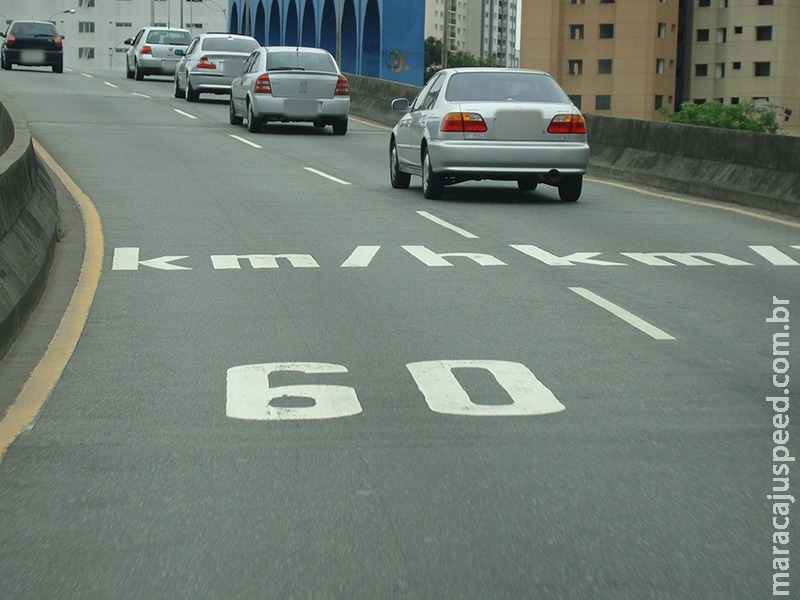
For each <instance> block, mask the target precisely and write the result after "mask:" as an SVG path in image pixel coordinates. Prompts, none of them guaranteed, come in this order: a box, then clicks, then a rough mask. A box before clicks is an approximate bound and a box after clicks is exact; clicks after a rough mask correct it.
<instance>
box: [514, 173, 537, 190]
mask: <svg viewBox="0 0 800 600" xmlns="http://www.w3.org/2000/svg"><path fill="white" fill-rule="evenodd" d="M538 185H539V182H538V181H534V180H533V179H530V178H528V177H520V178H519V179H517V186H518V187H519V189H521V190H522V191H524V192H532V191H533V190H535V189H536V187H537V186H538Z"/></svg>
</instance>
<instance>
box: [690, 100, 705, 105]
mask: <svg viewBox="0 0 800 600" xmlns="http://www.w3.org/2000/svg"><path fill="white" fill-rule="evenodd" d="M705 103H706V99H705V98H695V99H694V100H692V104H697V105H698V106H699V105H701V104H705Z"/></svg>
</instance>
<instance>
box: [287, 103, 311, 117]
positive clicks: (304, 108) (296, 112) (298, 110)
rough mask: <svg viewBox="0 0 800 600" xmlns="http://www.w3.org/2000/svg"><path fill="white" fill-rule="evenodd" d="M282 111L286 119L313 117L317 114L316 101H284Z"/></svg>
mask: <svg viewBox="0 0 800 600" xmlns="http://www.w3.org/2000/svg"><path fill="white" fill-rule="evenodd" d="M283 110H284V112H285V113H286V116H287V117H313V116H314V115H317V114H319V101H318V100H286V101H285V102H284V103H283Z"/></svg>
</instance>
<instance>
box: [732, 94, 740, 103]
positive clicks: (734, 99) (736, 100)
mask: <svg viewBox="0 0 800 600" xmlns="http://www.w3.org/2000/svg"><path fill="white" fill-rule="evenodd" d="M731 104H739V98H738V97H736V96H734V97H733V98H731Z"/></svg>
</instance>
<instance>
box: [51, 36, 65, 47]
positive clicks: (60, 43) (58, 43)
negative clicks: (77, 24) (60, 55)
mask: <svg viewBox="0 0 800 600" xmlns="http://www.w3.org/2000/svg"><path fill="white" fill-rule="evenodd" d="M53 42H54V43H55V45H56V48H61V46H62V45H63V42H62V41H61V38H60V37H54V38H53Z"/></svg>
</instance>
